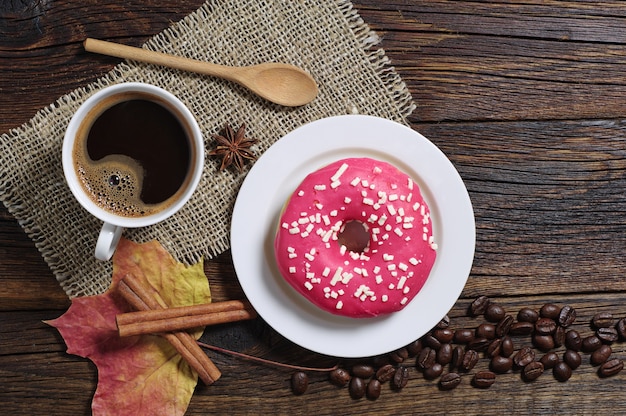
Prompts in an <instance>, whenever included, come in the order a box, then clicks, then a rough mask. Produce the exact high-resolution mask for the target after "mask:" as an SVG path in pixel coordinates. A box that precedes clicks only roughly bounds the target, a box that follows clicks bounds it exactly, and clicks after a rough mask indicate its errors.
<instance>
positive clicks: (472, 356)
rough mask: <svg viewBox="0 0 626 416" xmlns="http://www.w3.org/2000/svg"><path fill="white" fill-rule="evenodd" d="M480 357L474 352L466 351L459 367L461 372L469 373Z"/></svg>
mask: <svg viewBox="0 0 626 416" xmlns="http://www.w3.org/2000/svg"><path fill="white" fill-rule="evenodd" d="M479 359H480V357H479V356H478V352H477V351H475V350H467V351H465V354H463V359H462V360H461V365H460V366H459V367H460V369H461V370H463V371H470V370H471V369H472V368H474V366H475V365H476V364H477V363H478V360H479Z"/></svg>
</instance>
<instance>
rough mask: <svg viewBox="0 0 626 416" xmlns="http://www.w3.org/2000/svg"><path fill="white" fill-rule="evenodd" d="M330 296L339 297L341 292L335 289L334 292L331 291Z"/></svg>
mask: <svg viewBox="0 0 626 416" xmlns="http://www.w3.org/2000/svg"><path fill="white" fill-rule="evenodd" d="M330 297H331V298H333V299H337V298H338V297H339V294H338V293H337V292H335V291H334V290H333V291H332V292H330Z"/></svg>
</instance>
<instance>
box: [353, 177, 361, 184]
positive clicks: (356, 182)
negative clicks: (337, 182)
mask: <svg viewBox="0 0 626 416" xmlns="http://www.w3.org/2000/svg"><path fill="white" fill-rule="evenodd" d="M359 182H361V178H359V177H358V176H357V177H356V178H354V179H352V182H350V185H352V186H357V185H358V184H359Z"/></svg>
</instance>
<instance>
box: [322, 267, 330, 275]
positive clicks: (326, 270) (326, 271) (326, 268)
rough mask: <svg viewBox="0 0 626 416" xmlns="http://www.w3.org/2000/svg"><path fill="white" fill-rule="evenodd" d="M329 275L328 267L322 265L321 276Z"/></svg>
mask: <svg viewBox="0 0 626 416" xmlns="http://www.w3.org/2000/svg"><path fill="white" fill-rule="evenodd" d="M328 275H330V267H324V271H323V272H322V276H324V277H328Z"/></svg>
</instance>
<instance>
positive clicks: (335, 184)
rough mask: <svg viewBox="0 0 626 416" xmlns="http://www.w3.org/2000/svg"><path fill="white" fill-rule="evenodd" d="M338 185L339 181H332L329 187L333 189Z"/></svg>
mask: <svg viewBox="0 0 626 416" xmlns="http://www.w3.org/2000/svg"><path fill="white" fill-rule="evenodd" d="M339 185H341V182H339V181H334V182H331V183H330V187H331V188H333V189H335V188H338V187H339Z"/></svg>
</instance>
